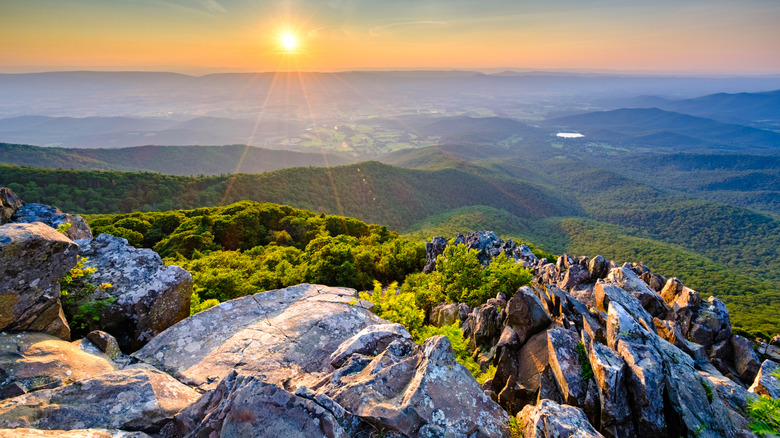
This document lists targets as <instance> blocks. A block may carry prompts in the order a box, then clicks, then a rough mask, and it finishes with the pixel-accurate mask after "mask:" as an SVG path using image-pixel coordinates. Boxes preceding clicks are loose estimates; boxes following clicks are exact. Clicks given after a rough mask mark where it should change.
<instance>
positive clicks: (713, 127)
mask: <svg viewBox="0 0 780 438" xmlns="http://www.w3.org/2000/svg"><path fill="white" fill-rule="evenodd" d="M546 124H547V125H548V126H558V127H561V128H566V129H572V130H575V131H577V132H582V133H583V134H585V135H586V137H589V138H591V139H596V140H599V139H605V140H610V141H616V140H617V141H621V139H620V136H624V138H623V139H622V142H623V143H627V142H633V143H636V144H648V145H655V146H667V147H671V148H674V150H676V151H684V150H689V149H692V148H701V146H703V145H706V144H709V145H712V146H716V147H717V146H720V148H721V149H732V150H751V149H752V150H756V149H767V150H772V151H777V150H779V149H780V133H777V132H773V131H768V130H764V129H757V128H751V127H748V126H742V125H735V124H728V123H721V122H717V121H715V120H712V119H707V118H703V117H696V116H691V115H688V114H681V113H676V112H671V111H664V110H661V109H658V108H621V109H617V110H612V111H598V112H590V113H586V114H577V115H572V116H566V117H560V118H556V119H552V120H548V121H547V122H546ZM690 139H694V141H690ZM702 142H704V143H702Z"/></svg>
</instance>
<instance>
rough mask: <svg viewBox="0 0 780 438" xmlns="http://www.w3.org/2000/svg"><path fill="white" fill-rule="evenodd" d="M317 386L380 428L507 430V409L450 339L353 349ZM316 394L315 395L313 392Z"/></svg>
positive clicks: (493, 433)
mask: <svg viewBox="0 0 780 438" xmlns="http://www.w3.org/2000/svg"><path fill="white" fill-rule="evenodd" d="M323 382H324V385H323V386H320V387H319V388H316V394H317V395H326V396H327V397H328V398H330V399H332V400H333V401H334V402H336V403H338V405H340V406H342V407H343V408H344V409H345V410H346V411H347V412H350V413H352V414H353V415H356V416H358V417H360V418H361V419H362V420H363V421H365V422H368V423H371V424H373V425H374V426H376V427H377V428H378V429H379V430H387V431H392V432H398V433H401V434H402V435H403V436H431V437H433V436H472V437H485V438H487V437H503V436H507V430H506V424H507V420H508V418H507V415H506V412H504V410H503V409H501V407H500V406H498V405H497V404H496V403H495V402H494V401H493V400H491V399H490V397H488V396H487V395H486V394H485V392H484V391H483V390H482V388H481V387H480V386H479V384H478V383H477V382H476V380H474V377H473V376H472V375H471V373H470V372H469V371H468V370H467V369H466V368H465V367H463V366H462V365H461V364H459V363H458V362H457V361H456V360H455V357H454V354H453V351H452V347H451V346H450V342H449V340H448V339H447V338H446V337H444V336H434V337H432V338H429V339H427V340H426V341H425V343H424V344H423V345H422V346H419V345H417V344H414V343H413V342H411V341H405V340H397V341H394V342H393V343H392V344H390V345H389V346H388V347H387V349H386V350H385V351H384V352H382V353H380V354H379V355H377V356H376V357H374V358H369V357H367V356H364V355H361V354H359V353H356V354H354V355H353V356H352V357H351V358H350V360H349V361H348V362H346V363H345V365H344V366H343V367H341V368H339V369H338V370H336V371H335V372H334V373H332V374H331V376H330V377H328V378H326V379H323ZM314 400H317V398H316V397H314Z"/></svg>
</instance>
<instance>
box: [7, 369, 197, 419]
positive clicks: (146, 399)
mask: <svg viewBox="0 0 780 438" xmlns="http://www.w3.org/2000/svg"><path fill="white" fill-rule="evenodd" d="M198 397H199V394H198V393H197V392H195V391H194V390H192V389H190V388H189V387H187V386H185V385H183V384H181V383H179V382H177V381H176V380H175V379H173V378H172V377H170V376H169V375H167V374H165V373H162V372H160V371H157V370H151V369H126V370H122V371H114V372H111V373H106V374H102V375H100V376H97V377H92V378H89V379H84V380H79V381H78V382H76V383H73V384H71V385H67V386H63V387H59V388H55V389H43V390H39V391H35V392H32V393H29V394H24V395H20V396H18V397H14V398H12V399H7V400H2V401H0V428H6V429H13V428H35V429H48V430H57V429H59V430H72V429H91V428H106V429H122V430H129V431H143V432H157V431H159V430H160V428H161V427H162V426H163V425H164V424H165V423H166V422H168V421H170V420H171V419H172V418H173V416H174V415H175V414H176V413H177V412H179V411H180V410H182V409H183V408H185V407H187V406H189V405H190V404H191V403H193V402H195V401H196V400H197V399H198Z"/></svg>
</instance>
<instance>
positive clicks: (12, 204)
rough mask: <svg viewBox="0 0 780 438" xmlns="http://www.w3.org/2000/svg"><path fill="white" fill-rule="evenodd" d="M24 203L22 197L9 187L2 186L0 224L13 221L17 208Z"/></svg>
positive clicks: (0, 189)
mask: <svg viewBox="0 0 780 438" xmlns="http://www.w3.org/2000/svg"><path fill="white" fill-rule="evenodd" d="M22 205H24V203H23V202H22V200H21V199H19V197H18V196H17V195H16V193H14V192H13V191H12V190H11V189H9V188H8V187H0V225H3V224H7V223H8V222H10V221H11V217H13V215H14V213H16V210H18V209H20V208H21V207H22Z"/></svg>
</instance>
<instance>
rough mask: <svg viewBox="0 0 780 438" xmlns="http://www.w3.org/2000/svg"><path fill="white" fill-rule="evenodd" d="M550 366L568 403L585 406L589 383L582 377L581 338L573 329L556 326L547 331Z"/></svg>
mask: <svg viewBox="0 0 780 438" xmlns="http://www.w3.org/2000/svg"><path fill="white" fill-rule="evenodd" d="M547 341H548V346H547V349H548V352H549V353H548V354H549V357H550V368H552V371H553V374H555V378H556V380H557V381H558V386H559V387H560V388H561V393H562V394H563V399H564V401H565V402H566V404H569V405H572V406H577V407H582V408H584V407H585V396H586V395H587V391H588V384H587V382H586V381H585V380H584V379H583V378H582V366H581V365H580V359H579V354H578V353H577V343H578V342H579V338H578V337H577V334H576V333H575V332H573V331H571V330H566V329H561V328H556V329H552V330H548V331H547Z"/></svg>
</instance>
